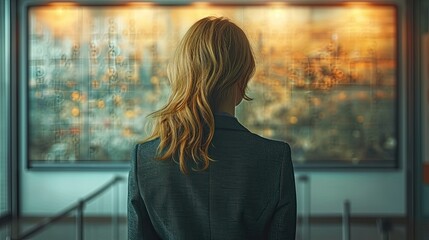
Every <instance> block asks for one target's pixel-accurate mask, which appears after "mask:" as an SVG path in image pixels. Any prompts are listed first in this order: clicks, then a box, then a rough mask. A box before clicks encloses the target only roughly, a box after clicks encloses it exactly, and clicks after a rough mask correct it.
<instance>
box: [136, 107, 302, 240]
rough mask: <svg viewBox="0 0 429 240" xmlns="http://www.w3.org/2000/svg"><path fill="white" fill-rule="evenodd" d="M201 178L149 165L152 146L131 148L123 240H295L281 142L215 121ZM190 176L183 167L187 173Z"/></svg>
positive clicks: (288, 167)
mask: <svg viewBox="0 0 429 240" xmlns="http://www.w3.org/2000/svg"><path fill="white" fill-rule="evenodd" d="M215 124H216V128H215V135H214V139H213V142H212V143H213V147H212V148H211V149H210V152H209V154H210V156H211V157H212V158H213V159H215V161H214V162H212V163H211V164H210V166H209V168H208V170H206V171H199V172H198V171H192V170H191V171H190V173H189V175H184V174H183V173H181V172H180V170H179V166H178V164H176V163H174V162H173V161H168V160H167V161H160V160H155V159H154V156H155V152H156V148H157V146H158V144H159V140H154V141H150V142H146V143H144V144H139V145H137V146H136V147H135V149H134V152H133V156H132V164H131V170H130V174H129V180H128V184H129V185H128V239H132V240H134V239H186V240H192V239H197V240H204V239H219V240H228V239H284V240H293V239H295V229H296V193H295V181H294V171H293V166H292V162H291V150H290V147H289V145H288V144H287V143H284V142H279V141H273V140H268V139H265V138H262V137H260V136H258V135H256V134H253V133H251V132H249V131H248V130H247V129H246V128H244V127H243V126H242V125H241V124H240V123H239V122H238V121H237V119H236V118H234V117H228V116H219V115H216V116H215ZM189 169H190V168H189Z"/></svg>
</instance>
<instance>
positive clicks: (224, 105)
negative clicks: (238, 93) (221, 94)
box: [216, 98, 235, 116]
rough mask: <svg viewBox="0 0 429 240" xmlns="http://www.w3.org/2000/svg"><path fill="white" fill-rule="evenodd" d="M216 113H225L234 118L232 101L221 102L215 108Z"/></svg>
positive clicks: (233, 102)
mask: <svg viewBox="0 0 429 240" xmlns="http://www.w3.org/2000/svg"><path fill="white" fill-rule="evenodd" d="M216 112H217V113H227V114H229V115H231V116H235V101H234V99H232V98H231V99H227V100H226V101H224V102H221V103H220V104H219V106H218V107H217V108H216Z"/></svg>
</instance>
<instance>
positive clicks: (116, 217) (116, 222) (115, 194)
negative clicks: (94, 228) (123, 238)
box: [112, 183, 119, 240]
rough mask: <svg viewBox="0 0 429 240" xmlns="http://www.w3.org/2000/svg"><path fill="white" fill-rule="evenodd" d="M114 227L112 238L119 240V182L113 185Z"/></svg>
mask: <svg viewBox="0 0 429 240" xmlns="http://www.w3.org/2000/svg"><path fill="white" fill-rule="evenodd" d="M113 190H114V191H113V216H112V217H113V227H112V238H113V239H115V240H119V183H117V184H116V185H115V186H114V187H113Z"/></svg>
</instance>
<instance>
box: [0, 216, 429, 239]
mask: <svg viewBox="0 0 429 240" xmlns="http://www.w3.org/2000/svg"><path fill="white" fill-rule="evenodd" d="M34 224H35V222H34V221H32V220H30V221H28V220H27V221H22V223H21V230H22V231H25V230H26V229H29V228H30V227H31V226H34ZM427 226H428V227H426V228H424V229H425V231H426V233H425V234H424V236H429V224H428V225H427ZM303 230H304V229H303V228H302V227H301V226H298V227H297V238H296V239H297V240H306V239H311V240H341V239H342V228H341V225H339V224H335V223H326V224H323V223H317V224H312V225H311V226H310V238H308V237H303V236H304V235H305V234H308V232H306V231H303ZM9 234H10V229H9V228H8V227H3V228H0V240H5V239H7V238H6V237H7V236H9ZM350 234H351V238H350V239H351V240H384V239H389V240H405V239H406V232H405V226H401V225H394V226H393V227H392V231H391V232H390V234H389V237H388V238H383V235H382V234H381V233H380V231H379V230H378V227H377V226H376V225H375V224H374V225H368V224H366V225H364V224H352V226H351V229H350ZM28 239H30V240H57V239H58V240H75V239H76V225H75V222H73V220H72V219H66V220H64V221H61V222H58V223H55V224H53V225H52V226H50V227H48V228H46V229H44V230H43V231H42V232H40V233H39V234H37V235H36V236H33V237H31V238H28ZM84 239H85V240H100V239H102V240H110V239H112V240H126V239H127V224H126V222H125V221H121V222H120V224H119V239H115V238H114V236H113V225H112V223H111V222H109V221H106V220H102V221H99V220H96V221H91V222H89V221H86V222H85V225H84ZM424 239H425V238H424Z"/></svg>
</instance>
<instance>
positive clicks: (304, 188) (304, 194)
mask: <svg viewBox="0 0 429 240" xmlns="http://www.w3.org/2000/svg"><path fill="white" fill-rule="evenodd" d="M298 183H299V186H300V188H299V189H298V192H299V195H298V200H299V202H300V203H301V204H298V206H301V210H302V212H301V214H302V215H301V231H300V232H299V233H300V239H301V240H310V239H311V232H310V231H311V230H310V208H311V202H310V201H311V196H310V195H311V189H310V178H309V177H308V176H307V175H301V176H299V177H298Z"/></svg>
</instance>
